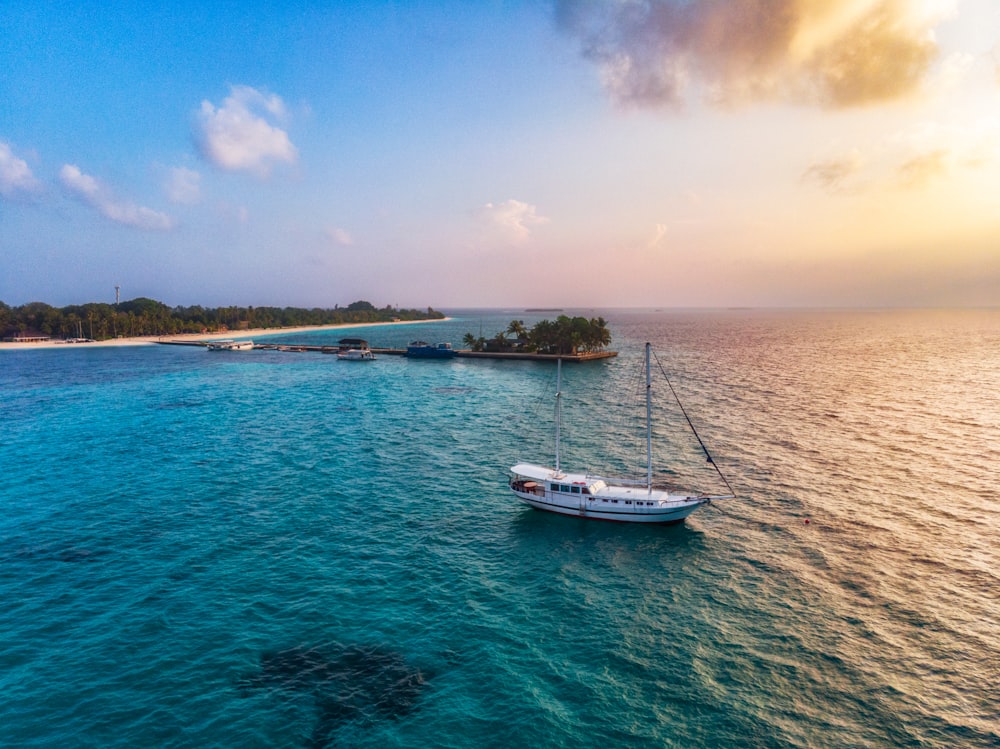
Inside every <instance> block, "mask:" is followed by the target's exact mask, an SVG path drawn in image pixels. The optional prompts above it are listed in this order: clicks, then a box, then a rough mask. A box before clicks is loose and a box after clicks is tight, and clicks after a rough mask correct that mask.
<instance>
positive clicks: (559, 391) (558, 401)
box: [556, 359, 562, 473]
mask: <svg viewBox="0 0 1000 749" xmlns="http://www.w3.org/2000/svg"><path fill="white" fill-rule="evenodd" d="M561 421H562V359H556V473H559V426H560V422H561Z"/></svg>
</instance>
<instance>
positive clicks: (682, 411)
mask: <svg viewBox="0 0 1000 749" xmlns="http://www.w3.org/2000/svg"><path fill="white" fill-rule="evenodd" d="M653 358H654V359H656V366H657V367H659V368H660V374H662V375H663V379H664V380H666V382H667V387H669V388H670V392H671V394H672V395H673V396H674V400H675V401H676V402H677V407H678V408H680V410H681V413H682V414H684V418H685V419H686V420H687V423H688V426H689V427H691V434H693V435H694V438H695V439H696V440H698V444H699V445H701V449H702V450H703V451H704V453H705V457H706V458H707V459H708V462H709V463H711V464H712V467H713V468H714V469H715V472H716V473H717V474H719V478H721V479H722V482H723V483H724V484H725V485H726V488H727V489H729V493H730V494H733V495H735V494H736V492H735V491H733V487H732V486H730V484H729V479H727V478H726V476H725V474H723V473H722V471H721V470H720V469H719V466H718V465H717V464H716V462H715V461H714V460H713V459H712V454H711V453H709V452H708V447H706V446H705V443H704V442H703V441H702V439H701V436H700V435H699V434H698V430H697V429H695V428H694V424H693V423H692V422H691V417H690V416H688V414H687V411H685V410H684V404H683V403H681V399H680V398H679V397H678V396H677V391H676V390H674V386H673V383H671V382H670V378H669V377H667V373H666V370H664V369H663V364H662V363H661V362H660V357H658V356H657V355H656V352H655V351H653Z"/></svg>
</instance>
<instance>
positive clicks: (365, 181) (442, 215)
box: [0, 0, 1000, 308]
mask: <svg viewBox="0 0 1000 749" xmlns="http://www.w3.org/2000/svg"><path fill="white" fill-rule="evenodd" d="M759 5H762V4H761V3H758V2H755V0H728V1H727V2H720V1H718V0H696V1H695V2H686V3H680V2H676V1H675V0H620V1H616V2H605V3H600V2H589V3H579V2H578V3H574V2H542V1H540V0H539V1H538V2H482V3H459V2H399V3H389V2H383V3H379V2H357V3H346V2H326V3H301V2H290V3H287V4H278V7H272V4H264V3H260V4H253V3H215V2H211V1H210V0H206V1H205V2H200V3H197V4H194V3H190V4H189V3H178V4H173V5H169V6H164V5H162V4H146V3H129V4H125V6H126V7H125V8H124V9H114V10H109V9H108V7H107V6H106V5H105V4H93V3H87V2H83V3H78V4H63V3H40V2H19V1H18V0H13V2H8V3H5V4H4V6H3V8H2V9H0V34H2V38H3V44H2V45H0V264H2V266H3V269H4V270H3V273H2V274H0V300H2V301H4V302H7V303H8V304H22V303H25V302H28V301H35V300H41V301H47V302H49V303H52V304H56V305H65V304H74V303H82V302H87V301H95V300H105V301H109V300H112V299H113V296H114V286H115V285H116V284H118V285H120V286H121V287H122V294H123V297H124V298H133V297H136V296H148V297H152V298H155V299H159V300H161V301H164V302H166V303H168V304H195V303H200V304H206V305H212V306H215V305H228V304H239V305H279V306H285V305H296V306H333V305H334V304H337V303H340V304H345V303H348V302H350V301H354V300H356V299H362V298H363V299H368V300H370V301H372V302H374V303H376V304H399V305H403V306H426V305H432V306H435V307H439V308H448V307H456V306H518V305H524V306H573V307H590V306H596V307H601V306H656V307H667V306H733V305H740V306H742V305H750V306H799V305H824V306H831V305H835V306H853V305H864V306H872V305H876V306H881V305H889V306H897V305H906V306H926V305H932V306H936V305H959V306H981V305H989V304H993V305H995V304H997V303H998V300H1000V218H998V217H1000V6H997V5H996V4H995V3H993V2H989V1H988V0H957V1H956V0H842V2H838V3H830V2H826V1H825V0H773V2H771V3H766V4H763V5H766V6H767V8H768V12H767V13H766V14H765V13H762V12H761V11H760V9H759V7H757V6H759Z"/></svg>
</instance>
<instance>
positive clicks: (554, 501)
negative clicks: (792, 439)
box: [510, 463, 713, 524]
mask: <svg viewBox="0 0 1000 749" xmlns="http://www.w3.org/2000/svg"><path fill="white" fill-rule="evenodd" d="M511 471H512V473H513V474H514V476H513V478H512V479H511V482H510V489H511V491H512V492H514V495H515V496H516V497H517V498H518V499H520V500H521V501H522V502H524V503H525V504H527V505H530V506H531V507H534V508H535V509H536V510H545V511H546V512H555V513H558V514H560V515H571V516H573V517H579V518H588V519H590V520H610V521H614V522H619V523H659V524H668V523H680V522H682V521H683V520H684V519H685V518H687V516H688V515H690V514H691V513H692V512H694V511H695V510H697V509H698V508H699V507H701V506H702V505H705V504H708V503H709V502H710V501H711V500H712V499H713V497H707V496H685V495H682V494H670V493H668V492H665V491H663V490H662V489H653V490H649V489H647V488H646V487H643V486H608V485H607V484H606V483H605V482H604V480H603V479H599V478H596V477H593V476H588V475H586V474H579V473H563V472H561V471H555V470H553V469H550V468H544V467H542V466H535V465H531V464H526V463H519V464H518V465H516V466H514V467H513V468H512V469H511Z"/></svg>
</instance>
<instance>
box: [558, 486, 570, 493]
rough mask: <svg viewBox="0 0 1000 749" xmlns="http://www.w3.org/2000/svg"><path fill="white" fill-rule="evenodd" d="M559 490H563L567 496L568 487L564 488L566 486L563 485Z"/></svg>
mask: <svg viewBox="0 0 1000 749" xmlns="http://www.w3.org/2000/svg"><path fill="white" fill-rule="evenodd" d="M559 488H560V489H562V490H563V491H564V492H566V493H567V494H569V487H568V486H566V484H563V485H562V486H560V487H559Z"/></svg>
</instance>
